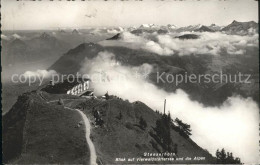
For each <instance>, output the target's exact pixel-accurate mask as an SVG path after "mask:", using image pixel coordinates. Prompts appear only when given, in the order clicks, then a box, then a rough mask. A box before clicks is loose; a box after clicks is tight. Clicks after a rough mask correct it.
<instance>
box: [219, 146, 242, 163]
mask: <svg viewBox="0 0 260 165" xmlns="http://www.w3.org/2000/svg"><path fill="white" fill-rule="evenodd" d="M216 158H217V164H241V161H240V158H234V157H233V154H232V152H227V153H226V151H225V149H224V148H222V150H221V151H219V150H218V149H217V151H216Z"/></svg>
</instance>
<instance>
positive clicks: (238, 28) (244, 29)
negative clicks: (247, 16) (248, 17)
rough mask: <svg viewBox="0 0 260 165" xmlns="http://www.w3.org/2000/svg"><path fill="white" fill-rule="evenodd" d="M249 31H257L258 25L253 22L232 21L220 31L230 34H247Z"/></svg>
mask: <svg viewBox="0 0 260 165" xmlns="http://www.w3.org/2000/svg"><path fill="white" fill-rule="evenodd" d="M249 29H255V30H256V32H257V31H258V23H256V22H254V21H249V22H238V21H236V20H234V21H233V22H232V23H231V24H229V25H227V26H226V27H224V28H223V29H222V30H221V31H224V32H228V33H231V34H237V33H238V34H239V33H241V34H247V33H248V30H249Z"/></svg>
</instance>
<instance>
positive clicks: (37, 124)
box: [3, 94, 89, 164]
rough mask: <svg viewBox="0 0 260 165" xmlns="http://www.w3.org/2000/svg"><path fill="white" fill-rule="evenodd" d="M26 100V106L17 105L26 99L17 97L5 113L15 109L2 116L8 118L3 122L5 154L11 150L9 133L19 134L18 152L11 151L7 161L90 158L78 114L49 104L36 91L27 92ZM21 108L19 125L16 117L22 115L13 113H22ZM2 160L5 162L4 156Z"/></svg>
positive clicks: (36, 161) (78, 161) (76, 161)
mask: <svg viewBox="0 0 260 165" xmlns="http://www.w3.org/2000/svg"><path fill="white" fill-rule="evenodd" d="M25 100H27V102H28V103H27V105H28V106H27V107H24V108H23V107H21V106H20V105H23V104H24V103H25V102H24V100H21V99H18V102H17V103H16V104H15V105H14V107H13V108H12V110H10V112H9V113H7V114H11V113H12V112H16V113H13V115H9V119H7V117H6V116H4V120H9V121H10V122H9V123H8V124H4V130H5V132H3V134H4V137H3V146H4V147H6V150H4V154H5V151H8V150H12V148H9V147H12V146H11V145H7V142H9V144H12V142H13V140H12V139H9V137H18V135H19V138H18V139H19V142H17V144H19V145H18V146H19V147H17V149H18V152H17V153H16V154H11V155H12V156H16V158H15V159H12V160H11V161H9V163H26V164H27V163H29V164H30V163H62V164H63V163H69V164H77V163H82V164H86V163H87V162H88V159H89V151H88V146H87V143H86V140H85V132H84V127H83V126H81V127H79V128H78V127H77V125H78V123H79V122H80V121H82V119H81V116H80V115H79V114H78V113H77V112H76V111H70V110H67V109H64V108H63V107H62V106H60V105H57V104H56V105H54V104H52V105H49V104H47V103H45V102H44V101H42V100H41V99H40V98H39V97H38V96H37V95H36V94H30V95H29V98H28V99H25ZM24 111H26V112H25V115H23V117H22V121H20V123H24V127H23V126H21V128H20V127H19V126H20V124H19V123H18V121H19V120H18V119H20V118H21V116H17V115H14V114H17V113H21V114H24ZM15 116H16V117H15ZM14 117H15V118H14ZM18 124H19V125H18ZM11 127H13V128H16V129H17V131H12V132H11V131H10V128H11ZM18 127H19V128H18ZM21 136H22V141H21ZM19 151H21V153H19ZM9 155H10V154H9ZM12 158H14V157H12ZM4 162H7V159H5V158H4Z"/></svg>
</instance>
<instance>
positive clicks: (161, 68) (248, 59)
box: [49, 34, 259, 105]
mask: <svg viewBox="0 0 260 165" xmlns="http://www.w3.org/2000/svg"><path fill="white" fill-rule="evenodd" d="M116 37H117V36H116ZM116 37H115V38H116ZM198 37H199V36H198V35H195V34H185V35H181V36H178V38H179V39H197V38H198ZM252 49H253V50H252ZM252 49H248V50H247V52H248V53H247V54H246V55H245V56H239V57H236V58H234V57H233V56H228V55H227V53H225V51H224V50H223V53H221V55H220V56H218V57H214V56H212V55H197V54H194V55H188V56H185V55H184V56H178V54H177V53H176V54H175V55H172V56H160V55H157V54H155V53H151V52H147V51H145V50H136V49H130V48H125V47H120V46H108V47H104V46H101V45H99V44H93V43H84V44H81V45H79V46H78V47H76V48H74V49H71V50H70V51H68V52H67V53H65V54H64V55H63V56H62V57H60V59H59V60H57V61H56V62H55V63H54V64H53V65H52V66H51V67H50V68H49V69H50V70H55V71H57V72H58V73H61V74H76V73H77V72H78V71H79V70H80V69H81V67H82V63H83V62H84V60H85V59H86V58H88V59H92V58H94V57H96V56H97V54H98V53H99V52H101V51H108V52H111V53H113V54H115V59H116V60H117V61H118V62H120V64H122V65H127V66H140V65H142V64H144V63H147V64H151V65H153V66H154V67H155V68H156V69H155V70H157V71H158V72H159V73H162V72H166V74H165V76H167V74H185V72H187V73H188V74H189V73H193V74H207V73H215V72H217V71H216V70H214V67H212V69H211V67H210V66H215V65H216V64H215V63H214V62H215V61H217V62H218V65H220V63H221V65H223V66H222V68H221V69H222V70H225V71H226V73H227V74H228V73H231V74H233V73H237V72H239V71H241V72H243V73H244V72H246V73H251V74H252V75H254V74H256V73H258V65H257V63H256V62H254V61H258V54H257V53H258V50H257V48H252ZM214 58H216V59H214ZM227 62H228V65H226V64H227ZM234 65H235V66H236V67H234ZM249 66H250V67H249ZM156 73H157V72H154V73H151V74H150V76H149V78H150V81H151V82H152V83H154V85H156V86H158V87H159V88H161V89H164V90H166V91H168V92H174V91H175V90H176V89H179V88H180V89H183V90H184V91H185V92H187V93H188V94H189V95H190V97H191V99H194V100H197V101H199V102H202V103H203V104H204V105H220V104H222V103H223V101H225V100H226V99H227V98H228V97H230V96H232V95H233V94H234V93H238V94H240V95H242V96H245V97H247V96H249V97H250V96H252V97H253V98H254V100H257V99H258V98H259V96H258V95H259V91H258V90H256V89H257V88H255V89H254V88H253V87H254V86H253V85H252V86H251V87H249V86H248V87H245V85H246V84H233V83H230V84H224V85H223V86H221V87H216V83H213V82H212V83H210V84H209V83H205V84H203V83H182V84H179V85H178V86H176V85H174V84H171V83H161V82H159V83H157V79H156V77H157V74H156ZM216 88H217V89H216ZM249 91H250V92H249Z"/></svg>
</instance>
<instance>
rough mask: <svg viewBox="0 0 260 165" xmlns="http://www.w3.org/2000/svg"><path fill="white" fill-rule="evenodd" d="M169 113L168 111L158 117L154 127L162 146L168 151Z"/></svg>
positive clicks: (169, 143) (169, 135)
mask: <svg viewBox="0 0 260 165" xmlns="http://www.w3.org/2000/svg"><path fill="white" fill-rule="evenodd" d="M171 120H172V119H171V115H170V113H169V114H168V115H165V114H164V115H162V117H161V118H160V119H158V120H157V121H156V127H155V128H154V130H155V132H156V135H157V137H158V138H159V140H160V142H161V144H162V146H163V147H164V148H165V149H166V150H168V151H170V150H171V147H170V146H171V144H172V139H171V132H170V126H171Z"/></svg>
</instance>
